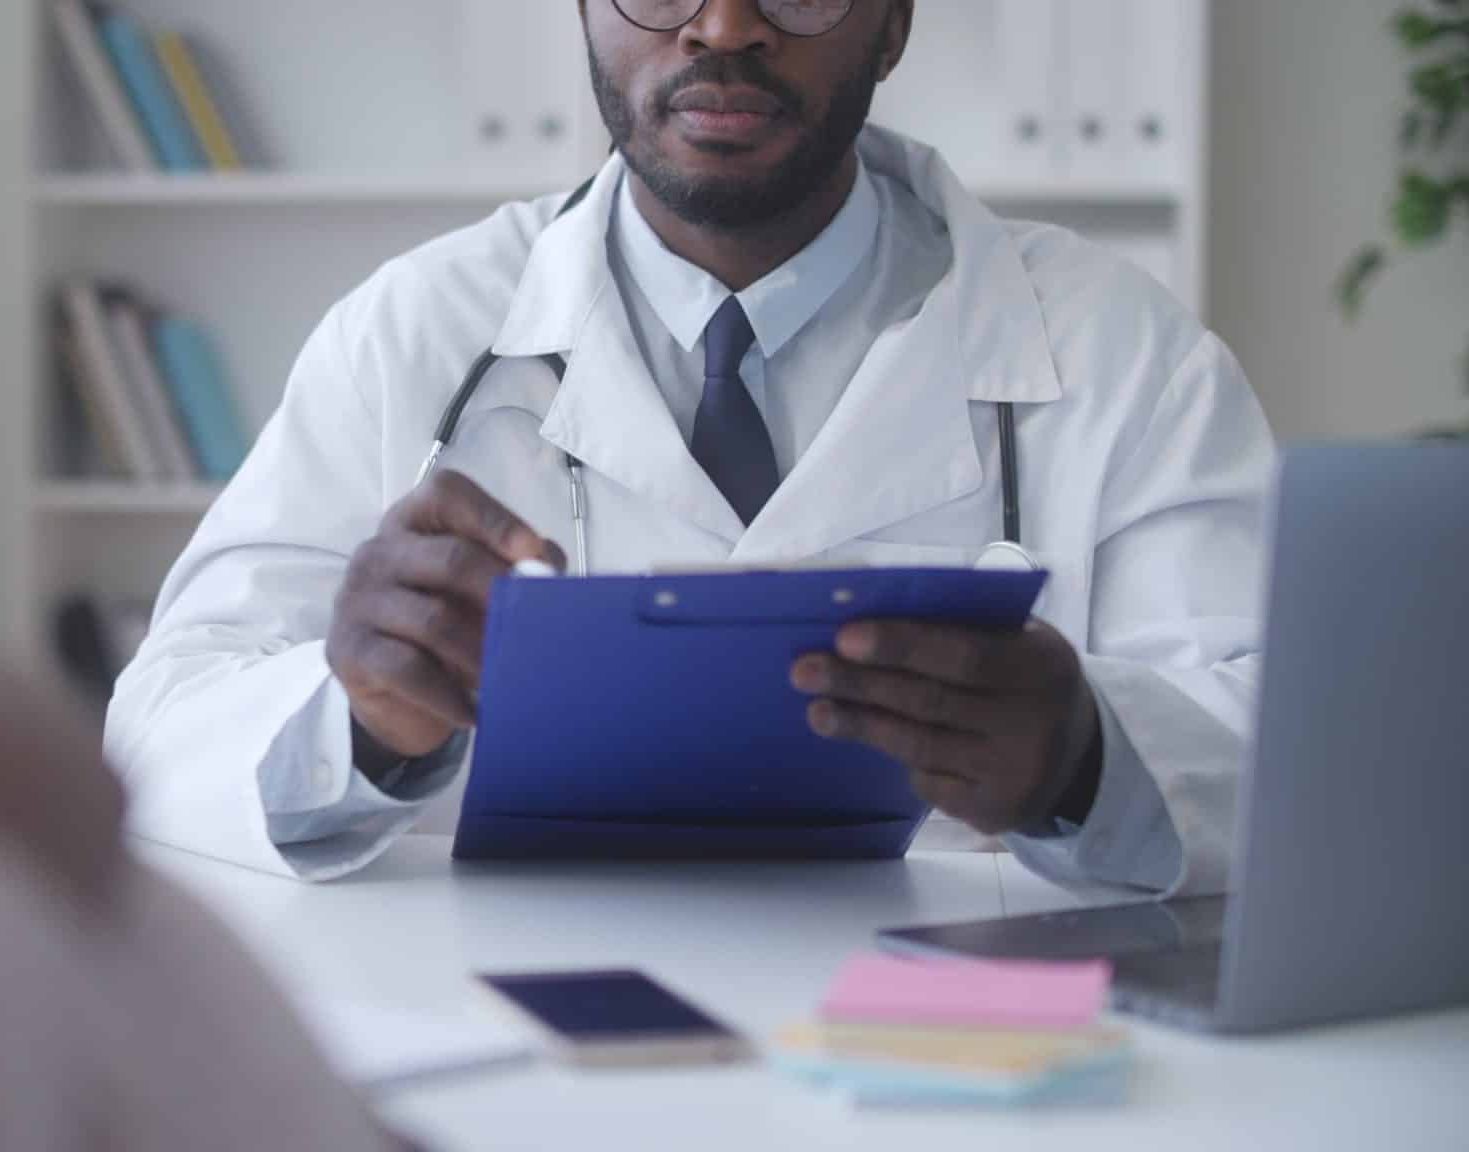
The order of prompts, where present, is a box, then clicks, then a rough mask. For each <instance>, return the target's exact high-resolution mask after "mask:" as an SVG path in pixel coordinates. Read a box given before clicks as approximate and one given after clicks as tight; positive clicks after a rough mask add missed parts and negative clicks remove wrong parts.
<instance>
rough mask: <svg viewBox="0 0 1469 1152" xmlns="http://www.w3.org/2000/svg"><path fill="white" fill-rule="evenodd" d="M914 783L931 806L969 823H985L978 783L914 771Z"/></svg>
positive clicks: (926, 802) (914, 786) (919, 796)
mask: <svg viewBox="0 0 1469 1152" xmlns="http://www.w3.org/2000/svg"><path fill="white" fill-rule="evenodd" d="M910 783H911V784H912V785H913V791H914V792H916V793H917V794H918V798H919V799H920V800H922V801H923V802H924V803H925V804H927V805H928V806H929V807H930V808H936V809H938V810H939V811H940V812H943V813H944V814H945V815H948V816H952V817H954V818H955V819H956V820H962V821H964V823H966V824H971V825H975V826H978V825H980V824H982V823H984V822H985V821H984V816H983V804H982V800H981V786H980V784H979V783H978V782H976V781H974V780H964V779H960V778H959V777H957V776H944V775H941V774H938V773H934V772H914V773H913V774H912V777H911V779H910Z"/></svg>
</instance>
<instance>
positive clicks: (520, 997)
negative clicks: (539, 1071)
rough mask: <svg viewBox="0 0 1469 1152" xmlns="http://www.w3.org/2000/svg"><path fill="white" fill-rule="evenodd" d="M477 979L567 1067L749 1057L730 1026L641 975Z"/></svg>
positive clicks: (486, 976) (706, 1061)
mask: <svg viewBox="0 0 1469 1152" xmlns="http://www.w3.org/2000/svg"><path fill="white" fill-rule="evenodd" d="M480 980H481V981H482V982H483V983H484V984H485V985H486V986H487V987H489V988H490V989H491V990H492V991H494V992H495V993H496V994H498V995H499V996H500V997H501V998H502V999H503V1000H505V1001H507V1002H508V1003H509V1004H510V1005H512V1006H513V1007H514V1008H515V1009H516V1010H517V1011H518V1012H519V1013H520V1014H521V1015H523V1016H525V1017H526V1018H528V1019H529V1020H530V1022H531V1023H532V1024H533V1025H534V1026H535V1027H536V1029H537V1031H539V1032H541V1033H543V1034H544V1035H545V1036H546V1038H547V1039H548V1040H549V1041H550V1043H551V1046H552V1049H553V1050H554V1052H555V1053H556V1055H557V1056H558V1057H559V1058H561V1059H563V1060H566V1061H567V1062H568V1063H572V1064H580V1065H584V1066H600V1067H631V1066H644V1067H648V1066H657V1065H680V1064H714V1063H727V1062H730V1061H735V1060H742V1059H745V1058H746V1057H748V1056H749V1054H750V1049H749V1046H748V1044H746V1042H745V1041H744V1039H743V1038H742V1037H740V1036H739V1035H738V1034H737V1033H736V1032H734V1031H733V1030H732V1029H731V1028H729V1027H728V1026H727V1025H725V1024H723V1023H721V1022H720V1021H718V1020H716V1019H714V1018H713V1017H712V1016H709V1015H707V1014H706V1013H705V1012H703V1011H701V1010H700V1009H698V1008H696V1007H694V1005H692V1004H690V1003H689V1002H688V1001H687V1000H685V999H683V998H682V997H681V996H678V995H677V994H675V993H674V992H671V991H669V990H668V989H667V988H665V987H664V986H663V985H661V984H659V983H657V982H656V981H655V980H653V979H651V978H650V977H648V976H645V975H644V974H643V973H641V972H634V971H608V972H532V973H519V974H508V975H496V974H489V973H486V974H482V975H481V976H480Z"/></svg>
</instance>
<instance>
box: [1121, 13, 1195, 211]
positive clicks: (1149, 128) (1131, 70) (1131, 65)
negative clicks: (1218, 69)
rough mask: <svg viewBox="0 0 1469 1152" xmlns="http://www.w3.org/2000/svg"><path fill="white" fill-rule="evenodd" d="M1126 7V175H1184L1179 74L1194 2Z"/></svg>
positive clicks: (1157, 178)
mask: <svg viewBox="0 0 1469 1152" xmlns="http://www.w3.org/2000/svg"><path fill="white" fill-rule="evenodd" d="M1122 6H1123V7H1125V8H1126V20H1125V24H1126V27H1127V44H1126V53H1125V61H1126V64H1125V77H1124V82H1125V90H1124V91H1125V95H1124V102H1125V103H1124V109H1125V111H1124V115H1123V120H1124V123H1123V134H1124V140H1125V148H1126V152H1127V168H1128V171H1129V172H1130V173H1131V174H1132V175H1133V176H1134V177H1135V178H1136V179H1138V180H1141V181H1145V182H1147V181H1153V182H1157V183H1160V184H1167V183H1173V182H1177V181H1179V180H1181V179H1182V178H1183V176H1184V168H1185V165H1186V163H1187V155H1188V140H1187V135H1188V132H1189V129H1188V124H1189V121H1190V118H1189V117H1188V116H1187V105H1186V101H1187V99H1188V90H1189V89H1188V85H1187V84H1186V80H1187V76H1186V74H1185V69H1186V68H1188V67H1189V63H1188V62H1189V61H1190V60H1193V59H1195V58H1196V56H1197V53H1195V52H1193V51H1191V50H1190V47H1191V45H1190V41H1191V37H1192V36H1193V34H1194V32H1195V30H1196V28H1197V23H1196V22H1197V21H1198V19H1199V18H1200V17H1199V10H1198V6H1197V4H1196V2H1195V0H1122Z"/></svg>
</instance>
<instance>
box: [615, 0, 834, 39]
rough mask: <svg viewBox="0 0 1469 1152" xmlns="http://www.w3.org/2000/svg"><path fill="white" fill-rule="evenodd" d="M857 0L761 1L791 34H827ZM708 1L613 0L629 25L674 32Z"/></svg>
mask: <svg viewBox="0 0 1469 1152" xmlns="http://www.w3.org/2000/svg"><path fill="white" fill-rule="evenodd" d="M855 2H856V0H760V14H761V15H762V16H764V17H765V19H767V20H769V21H770V22H771V23H772V24H774V25H775V26H776V27H777V28H779V29H780V30H781V31H782V32H784V33H786V35H788V36H824V35H826V33H828V32H830V31H831V30H832V29H833V28H835V27H836V26H837V25H838V24H840V23H841V22H842V21H843V20H845V19H846V18H847V16H848V15H849V14H850V13H851V11H852V5H853V4H854V3H855ZM708 3H709V0H612V4H613V6H614V7H615V8H616V9H617V10H618V11H619V12H621V13H622V15H623V18H624V19H626V20H627V21H628V23H630V24H636V25H637V26H638V27H639V28H642V29H644V30H645V31H648V32H672V31H674V30H675V29H677V28H682V27H683V26H684V25H685V24H689V23H691V22H692V21H693V20H695V19H696V18H697V17H698V15H699V13H700V12H702V11H704V8H705V7H706V6H707V5H708Z"/></svg>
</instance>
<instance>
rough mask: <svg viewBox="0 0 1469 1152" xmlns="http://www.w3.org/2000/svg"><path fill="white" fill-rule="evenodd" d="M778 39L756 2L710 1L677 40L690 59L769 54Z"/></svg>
mask: <svg viewBox="0 0 1469 1152" xmlns="http://www.w3.org/2000/svg"><path fill="white" fill-rule="evenodd" d="M778 35H780V33H779V31H778V30H777V29H776V28H775V26H774V25H772V24H771V23H770V21H769V20H767V19H765V15H764V13H762V12H761V11H760V5H759V4H757V3H756V0H709V2H708V3H707V4H705V5H704V10H703V11H702V12H700V13H699V14H698V16H696V17H695V18H694V19H693V20H691V21H689V23H687V24H685V25H684V27H683V29H682V31H681V32H680V35H679V39H680V41H681V42H682V44H683V48H684V51H686V52H688V53H690V54H691V55H696V54H698V53H699V52H713V53H717V54H719V55H738V54H741V53H745V52H768V51H769V50H770V49H771V48H772V47H773V46H774V43H775V38H776V37H777V36H778Z"/></svg>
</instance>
